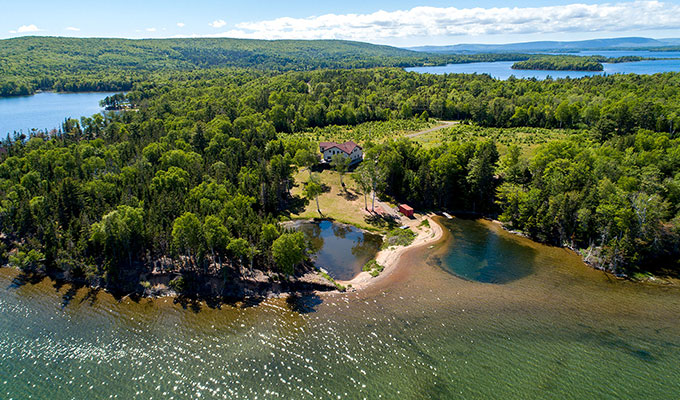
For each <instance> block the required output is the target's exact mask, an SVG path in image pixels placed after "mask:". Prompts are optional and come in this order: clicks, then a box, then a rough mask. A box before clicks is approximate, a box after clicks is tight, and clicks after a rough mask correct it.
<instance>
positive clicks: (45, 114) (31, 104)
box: [0, 92, 114, 137]
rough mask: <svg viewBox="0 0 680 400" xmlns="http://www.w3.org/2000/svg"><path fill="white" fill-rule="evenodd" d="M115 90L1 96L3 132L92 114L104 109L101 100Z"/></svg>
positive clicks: (49, 126) (58, 123)
mask: <svg viewBox="0 0 680 400" xmlns="http://www.w3.org/2000/svg"><path fill="white" fill-rule="evenodd" d="M112 94H114V93H105V92H97V93H51V92H47V93H38V94H36V95H33V96H21V97H6V98H0V135H2V136H3V137H4V136H5V135H6V134H7V133H12V132H14V131H17V132H19V131H23V132H24V133H28V132H30V130H31V129H34V128H35V129H39V130H43V131H49V130H51V129H55V128H57V129H58V128H59V127H60V126H61V123H62V122H64V119H65V118H77V119H80V117H82V116H86V117H89V116H91V115H93V114H96V113H98V112H101V111H102V108H101V107H99V101H100V100H102V99H104V98H105V97H106V96H110V95H112Z"/></svg>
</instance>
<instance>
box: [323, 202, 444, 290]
mask: <svg viewBox="0 0 680 400" xmlns="http://www.w3.org/2000/svg"><path fill="white" fill-rule="evenodd" d="M432 216H433V214H427V215H425V216H424V217H421V218H416V219H414V220H412V221H409V222H410V223H409V224H407V225H409V227H410V228H411V230H413V231H415V232H417V236H416V237H415V239H413V242H412V243H411V244H409V245H408V246H397V247H390V248H387V249H384V250H380V251H379V252H378V253H377V254H376V256H375V260H376V261H377V262H378V264H380V265H382V266H383V267H385V269H384V270H383V271H382V272H381V273H380V275H378V276H376V277H372V276H371V274H370V273H369V272H366V271H362V272H360V273H359V274H358V275H357V276H355V277H354V278H352V279H350V280H347V281H337V282H338V283H339V284H341V285H343V286H345V287H347V288H348V290H347V291H346V292H344V293H347V292H359V291H362V290H365V289H367V288H369V287H372V286H374V285H375V284H377V283H378V282H381V281H383V280H384V279H386V278H387V277H389V276H390V275H392V274H393V273H394V272H395V271H397V270H398V269H399V268H400V267H402V265H401V263H400V260H401V258H402V256H403V255H404V254H406V253H408V252H410V251H413V250H416V249H419V248H421V247H423V246H426V245H432V244H434V243H437V242H439V240H440V239H441V238H442V237H443V236H444V228H443V227H442V226H441V225H440V224H439V223H437V222H436V221H435V220H434V219H433V218H432ZM423 221H428V223H429V224H430V227H429V228H428V227H422V228H418V226H419V225H420V224H421V223H422V222H423ZM350 285H351V287H350ZM326 293H343V292H339V291H336V292H326Z"/></svg>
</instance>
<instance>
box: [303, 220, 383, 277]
mask: <svg viewBox="0 0 680 400" xmlns="http://www.w3.org/2000/svg"><path fill="white" fill-rule="evenodd" d="M296 227H297V229H299V230H301V231H302V232H303V233H304V234H305V236H306V237H307V238H308V239H309V240H310V242H311V244H312V247H313V250H314V256H313V260H314V264H315V265H316V266H317V267H319V268H323V269H324V270H326V271H327V272H328V274H329V275H330V276H332V277H333V278H334V279H338V280H343V281H345V280H350V279H352V278H354V277H355V276H357V275H358V274H359V273H360V272H361V269H362V268H363V266H364V265H365V264H366V263H367V262H369V261H370V260H372V259H373V258H375V255H376V253H377V252H378V251H379V250H380V246H381V245H382V237H381V236H380V235H375V234H371V233H367V232H364V231H362V230H361V229H357V228H355V227H353V226H351V225H345V224H339V223H335V222H331V221H320V222H299V223H297V224H296Z"/></svg>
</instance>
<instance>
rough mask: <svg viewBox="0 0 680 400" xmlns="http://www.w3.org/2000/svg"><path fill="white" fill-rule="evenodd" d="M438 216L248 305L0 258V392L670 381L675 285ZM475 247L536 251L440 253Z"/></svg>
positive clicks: (641, 390) (464, 394)
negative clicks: (378, 264)
mask: <svg viewBox="0 0 680 400" xmlns="http://www.w3.org/2000/svg"><path fill="white" fill-rule="evenodd" d="M437 220H438V221H439V222H441V223H443V224H444V226H445V228H446V229H445V235H444V238H443V239H442V241H441V242H439V243H438V244H436V245H435V246H434V247H433V248H421V249H419V250H416V251H413V252H410V253H407V254H405V255H404V256H403V257H402V263H403V265H402V267H401V268H399V269H397V270H396V271H394V272H393V273H392V274H390V275H388V276H386V277H385V278H384V279H381V280H380V281H379V283H378V284H376V286H373V287H371V288H369V289H367V290H365V291H362V292H359V293H348V294H324V295H322V296H321V297H313V296H312V297H306V298H301V299H293V300H290V301H286V300H283V299H275V300H268V301H265V302H264V303H261V304H260V305H258V306H251V305H249V304H242V305H241V304H236V305H223V306H222V307H220V308H211V307H208V306H207V305H205V304H201V305H200V310H199V309H197V308H192V307H187V308H184V307H183V306H182V304H175V303H173V301H172V300H171V299H158V300H150V299H142V300H139V301H136V302H135V301H132V300H130V299H127V298H125V299H122V300H120V301H117V300H116V299H114V298H112V297H111V296H110V295H108V294H106V293H104V292H97V291H93V290H88V289H83V288H81V289H77V288H72V287H70V286H68V285H64V286H60V285H58V284H55V283H54V282H51V281H47V280H45V281H42V282H39V283H25V282H22V281H21V280H17V279H16V276H17V274H16V272H15V271H12V270H9V269H0V398H3V399H5V398H6V399H9V398H16V399H18V398H29V397H31V396H32V397H33V398H50V399H70V398H109V397H117V398H124V399H128V398H144V399H147V398H167V399H172V398H175V399H180V398H199V397H200V398H224V399H254V398H260V399H277V398H295V399H319V398H328V399H330V398H333V399H337V398H340V399H358V398H367V399H377V398H383V399H423V398H437V399H443V398H445V399H489V398H496V399H547V398H550V399H595V398H597V399H621V398H628V399H638V398H644V399H664V400H666V399H671V398H677V394H678V393H680V324H679V323H678V321H680V289H679V288H677V287H664V286H653V285H644V284H636V283H632V282H627V281H620V280H616V279H614V278H612V277H611V276H609V275H606V274H604V273H602V272H601V271H596V270H593V269H591V268H589V267H587V266H585V265H584V264H583V263H582V262H581V261H580V259H579V257H578V256H576V255H575V254H574V253H572V252H570V251H568V250H564V249H559V248H554V247H548V246H543V245H540V244H537V243H534V242H531V241H529V240H527V239H524V238H520V237H516V236H513V235H511V234H509V233H507V232H505V231H503V230H502V229H501V228H500V227H499V226H498V225H496V224H493V223H490V222H486V221H467V220H458V219H453V220H441V219H437ZM469 232H470V233H471V236H470V237H468V236H467V235H468V233H469ZM460 246H463V248H465V250H461V249H460ZM515 246H517V247H516V248H515ZM467 253H470V254H471V256H470V260H471V261H472V262H473V263H477V264H478V263H479V259H480V255H481V254H489V255H490V254H494V257H493V259H494V261H493V262H492V264H491V265H493V266H494V268H493V269H494V270H500V269H501V268H502V264H503V263H504V262H507V263H511V264H513V265H515V266H517V265H519V263H526V264H527V265H528V267H527V268H526V270H523V269H522V270H520V271H519V273H512V274H510V277H509V278H507V279H494V280H493V282H491V283H486V282H480V281H479V280H476V279H473V278H474V276H473V277H470V278H466V279H461V278H460V277H458V275H457V274H460V273H461V272H460V271H461V270H460V268H459V267H455V268H452V266H449V265H447V264H446V263H448V262H450V261H452V260H454V259H455V258H456V257H457V256H465V255H466V254H467ZM513 268H514V267H513ZM491 276H493V274H491ZM300 304H302V305H304V307H300ZM295 310H298V311H295ZM299 310H303V311H299Z"/></svg>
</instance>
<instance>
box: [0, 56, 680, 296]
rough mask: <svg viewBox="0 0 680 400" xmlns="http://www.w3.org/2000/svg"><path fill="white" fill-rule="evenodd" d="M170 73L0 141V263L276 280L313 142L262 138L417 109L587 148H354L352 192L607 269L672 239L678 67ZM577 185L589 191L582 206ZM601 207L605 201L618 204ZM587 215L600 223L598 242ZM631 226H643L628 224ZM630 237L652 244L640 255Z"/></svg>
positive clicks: (285, 259) (290, 264) (667, 245)
mask: <svg viewBox="0 0 680 400" xmlns="http://www.w3.org/2000/svg"><path fill="white" fill-rule="evenodd" d="M172 76H173V79H168V80H161V81H153V82H152V81H143V82H137V83H134V84H133V87H132V89H131V90H130V91H129V92H128V94H127V95H126V96H125V98H124V99H123V98H121V97H120V96H118V97H117V98H116V99H115V100H116V101H117V102H125V103H129V104H130V105H131V107H134V108H135V109H136V110H137V111H136V112H123V113H108V114H106V115H99V114H98V115H94V116H92V117H89V118H83V119H81V120H80V121H76V120H68V121H65V123H64V125H63V127H62V129H61V131H60V132H59V133H57V134H55V135H51V136H48V135H47V134H45V133H35V134H32V136H29V137H26V136H23V135H20V134H17V135H15V136H14V137H9V136H8V137H7V139H5V140H4V141H3V142H2V145H1V146H0V160H1V163H0V232H2V240H1V241H0V242H1V243H3V246H5V248H4V249H0V250H2V251H1V252H0V253H2V254H4V257H5V258H10V257H11V258H12V262H13V263H14V264H16V265H19V266H23V267H25V268H35V267H37V266H46V267H47V268H49V269H51V270H54V271H60V273H64V274H68V275H81V276H85V277H88V279H90V280H92V281H103V282H121V281H124V282H133V283H136V280H135V277H137V278H138V277H139V276H141V275H142V274H144V273H148V272H150V271H151V269H152V268H153V267H154V265H156V264H157V263H158V262H161V261H162V260H164V259H165V257H167V256H171V258H172V259H174V261H175V262H176V263H179V264H180V265H182V268H183V271H185V272H187V271H188V272H190V273H192V274H199V275H201V274H223V275H221V276H232V277H233V275H234V274H233V273H232V274H231V275H229V272H230V271H231V272H235V271H241V270H243V269H244V268H260V269H264V270H275V271H286V272H291V271H292V270H293V268H294V266H295V265H296V264H299V262H300V260H301V257H302V256H303V255H304V254H303V253H304V251H302V250H301V249H303V244H301V240H302V239H301V238H300V237H299V235H294V234H292V233H286V232H282V231H281V229H279V228H278V226H277V224H276V222H277V221H278V220H279V218H280V217H281V216H283V215H286V214H287V213H288V212H290V207H292V206H293V205H295V204H296V201H297V200H299V199H293V198H291V197H290V195H289V189H290V187H291V184H292V182H293V179H292V173H293V170H294V165H296V164H297V165H304V166H307V165H309V164H310V158H311V159H312V160H313V157H310V155H311V154H313V153H314V152H315V149H316V146H317V143H315V142H311V141H309V140H307V139H305V135H280V134H279V133H283V132H300V131H304V130H308V129H310V128H313V127H326V126H329V125H354V124H357V123H360V122H365V121H381V120H396V119H409V118H412V117H415V116H417V117H419V118H420V119H421V120H424V119H426V117H427V116H428V115H430V116H435V117H438V118H451V119H453V118H459V119H468V120H471V121H475V122H478V123H479V124H481V125H494V126H511V125H513V126H515V125H516V126H522V125H524V126H537V127H544V126H548V127H560V126H561V127H580V128H585V130H586V131H587V132H589V135H588V138H591V139H592V142H591V141H588V140H585V139H584V138H580V140H581V143H578V142H577V143H574V142H564V143H562V142H560V144H558V145H545V146H543V147H542V148H541V150H540V151H539V152H538V153H537V156H536V157H535V158H534V159H532V160H531V161H527V162H526V165H527V166H526V167H525V166H524V165H525V164H524V161H522V160H521V157H519V156H517V157H518V160H519V161H513V160H514V159H511V160H507V159H506V158H503V159H502V160H501V161H500V163H501V166H503V165H506V164H508V165H511V166H512V167H508V168H505V167H501V169H500V170H497V169H496V164H497V160H498V159H499V155H498V151H497V149H496V147H495V144H494V143H493V142H490V141H481V142H471V143H458V142H451V143H448V144H446V145H444V146H441V147H437V148H433V149H429V150H424V149H420V148H418V147H417V146H415V145H414V144H411V143H409V142H405V141H401V142H395V143H388V144H385V145H381V146H377V145H374V146H371V144H370V143H366V149H367V150H366V153H367V157H369V158H376V159H378V160H379V162H378V163H373V164H372V163H364V165H368V166H371V165H373V166H374V167H376V168H378V169H375V170H373V171H368V172H369V176H370V177H373V178H372V182H369V183H370V184H369V186H368V188H369V189H368V190H370V189H372V188H373V187H375V188H376V189H378V190H380V191H383V192H384V193H387V194H390V195H391V196H393V197H395V198H397V199H399V200H403V201H407V202H409V203H413V204H414V205H419V206H424V207H430V206H431V207H441V208H447V209H451V210H468V211H475V212H479V213H485V214H492V215H493V214H496V213H499V212H500V213H502V214H503V215H504V219H506V220H507V221H509V222H511V223H512V224H514V225H515V226H516V227H518V228H520V229H523V230H526V231H527V232H529V233H530V234H531V235H532V236H534V237H535V238H537V239H539V240H543V241H548V242H554V243H563V242H564V241H567V243H570V244H571V243H572V242H573V244H574V246H575V247H584V246H586V245H590V244H591V241H592V244H593V245H595V246H601V248H602V249H605V251H603V253H602V255H601V256H602V257H605V256H606V257H608V255H609V254H615V255H616V257H619V258H615V259H614V260H618V261H615V262H613V264H612V265H614V266H615V268H633V267H632V266H635V265H651V264H653V263H652V262H651V261H650V260H652V259H653V257H654V256H659V255H660V254H669V257H670V256H671V255H673V254H675V253H673V252H672V251H671V250H672V246H671V244H672V243H674V242H673V240H674V236H673V235H672V234H671V233H672V232H674V231H673V230H672V229H670V228H669V229H665V228H663V229H661V228H659V224H661V226H662V227H663V226H666V224H669V223H671V222H672V221H673V220H674V219H673V218H674V217H675V215H676V212H677V210H676V209H675V207H676V204H677V199H676V198H675V197H674V196H675V195H674V194H672V193H674V190H675V189H674V186H673V185H674V183H673V184H671V183H672V181H669V179H671V180H675V173H674V172H673V171H676V170H677V166H676V165H675V164H674V162H675V161H674V160H675V153H676V149H677V148H678V146H677V143H676V139H675V138H674V133H675V129H677V122H678V121H677V118H678V106H679V105H678V101H679V100H678V99H679V98H680V96H678V95H677V94H678V93H677V91H678V90H679V89H678V88H679V87H680V85H678V80H679V75H678V74H660V75H654V76H635V75H631V76H613V77H592V78H585V79H579V80H558V81H550V80H548V81H533V80H508V81H497V80H494V79H491V78H490V77H488V76H475V75H447V76H432V75H420V74H415V73H407V72H404V71H403V70H398V69H371V70H352V71H348V70H343V71H338V70H324V71H314V72H290V73H286V74H283V75H274V74H270V73H263V72H253V71H232V72H231V73H229V74H225V71H224V70H210V71H198V72H188V73H183V72H176V73H173V75H172ZM109 100H110V101H112V100H111V99H109ZM640 129H649V130H656V131H663V132H669V133H663V134H662V133H644V132H642V133H638V132H639V131H640ZM636 134H637V136H634V135H636ZM597 142H602V143H604V144H602V145H600V144H597ZM551 146H557V147H556V148H554V147H551ZM560 146H563V147H566V148H569V149H572V150H569V151H565V152H560V151H561V150H560V149H562V147H560ZM558 150H559V151H558ZM511 154H516V151H515V150H513V151H512V152H511ZM550 157H556V158H555V161H554V162H553V160H552V159H551V158H550ZM608 157H609V158H608ZM577 162H582V164H573V163H577ZM572 164H573V165H572ZM615 167H616V168H615ZM365 168H367V167H362V170H364V169H365ZM506 169H509V170H512V171H515V172H512V174H510V173H509V172H505V171H506ZM551 174H552V175H551ZM579 174H589V175H587V176H586V177H582V176H581V175H579ZM377 178H380V179H377ZM577 178H578V180H577ZM607 179H608V181H609V182H611V185H610V184H609V183H607V182H608V181H607ZM369 181H370V179H369ZM501 183H502V184H503V185H502V186H499V185H500V184H501ZM508 185H513V186H508ZM565 185H566V186H565ZM612 185H613V186H612ZM499 187H500V188H501V189H502V190H501V191H500V192H498V193H500V195H499V199H500V201H501V203H500V204H501V205H500V208H499V206H498V205H497V204H496V203H495V199H496V196H495V194H496V193H497V190H500V189H498V188H499ZM595 189H597V193H598V196H600V197H593V196H594V194H593V193H595ZM508 193H516V196H515V197H509V195H508ZM636 193H639V195H636ZM560 196H561V197H560ZM564 196H566V197H564ZM607 196H609V197H607ZM635 196H637V197H635ZM605 199H610V200H607V201H610V202H613V201H614V200H616V199H618V201H619V203H617V204H618V205H616V204H615V206H616V207H619V208H615V207H614V206H613V205H611V204H610V203H605ZM513 204H517V207H518V209H519V210H520V211H519V214H517V215H518V216H517V215H516V214H515V213H512V210H513V209H514V208H513V207H514V206H513ZM560 205H562V206H563V207H567V208H564V209H560V208H559V207H560ZM576 206H578V208H576V209H575V211H574V209H571V208H568V207H576ZM643 206H644V207H646V208H644V210H649V212H647V211H645V212H642V214H638V213H637V211H636V208H635V207H637V209H638V210H642V209H643V208H640V207H643ZM532 207H533V208H532ZM607 207H608V208H607ZM613 207H614V208H613ZM605 208H607V210H605ZM574 212H576V214H574ZM588 212H590V213H591V216H588ZM603 215H606V216H607V218H611V222H612V223H616V224H617V225H615V226H614V225H611V226H610V228H607V229H609V230H607V231H606V232H604V231H603V230H602V229H604V225H603V221H604V220H603V219H602V218H604V217H602V216H603ZM639 215H644V221H645V222H644V223H642V224H638V225H637V228H635V225H634V224H633V222H634V221H635V218H639ZM653 215H656V216H653ZM568 217H571V219H569V218H568ZM624 217H625V218H628V219H626V220H625V221H624V220H623V218H624ZM556 218H558V219H556ZM559 218H563V220H560V219H559ZM574 218H577V219H576V222H574ZM619 221H622V222H619ZM648 222H649V224H651V225H647V223H648ZM569 224H572V225H569ZM643 226H644V228H642V227H643ZM634 228H635V229H634ZM658 232H661V233H658ZM668 232H670V233H668ZM604 233H606V235H604ZM603 235H604V236H603ZM649 235H651V236H649ZM655 235H656V236H655ZM659 235H661V236H659ZM603 237H604V238H603ZM279 239H280V240H279ZM657 239H658V240H657ZM662 239H663V240H662ZM666 239H668V240H670V241H666ZM643 243H652V244H653V245H654V246H656V245H657V244H658V245H660V246H661V247H649V248H650V249H652V250H650V252H649V253H641V251H643V250H641V249H640V245H641V244H643ZM636 244H637V247H634V246H635V245H636ZM606 249H614V250H612V252H611V253H608V252H607V251H608V250H606ZM622 249H623V250H622ZM669 249H670V250H669ZM289 250H290V253H289V252H288V251H289ZM657 250H658V251H657ZM645 251H646V250H645ZM664 251H665V252H666V253H664Z"/></svg>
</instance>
